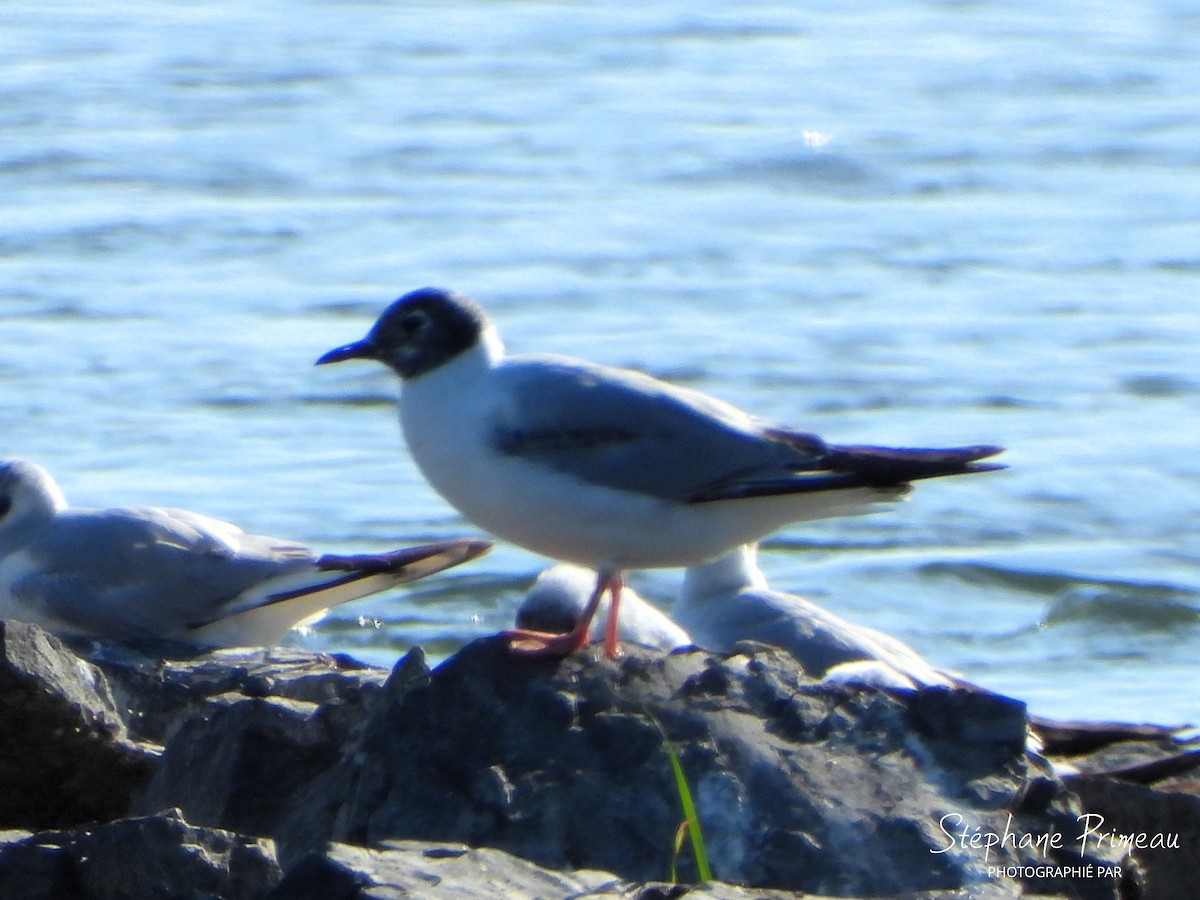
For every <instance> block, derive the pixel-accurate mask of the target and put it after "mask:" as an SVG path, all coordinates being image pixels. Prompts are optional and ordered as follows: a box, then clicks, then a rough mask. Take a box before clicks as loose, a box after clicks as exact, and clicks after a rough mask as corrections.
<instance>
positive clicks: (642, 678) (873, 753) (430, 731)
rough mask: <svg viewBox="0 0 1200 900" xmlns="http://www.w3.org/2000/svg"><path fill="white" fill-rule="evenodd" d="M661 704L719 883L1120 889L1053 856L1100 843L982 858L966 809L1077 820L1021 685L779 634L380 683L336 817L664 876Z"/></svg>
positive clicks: (387, 835)
mask: <svg viewBox="0 0 1200 900" xmlns="http://www.w3.org/2000/svg"><path fill="white" fill-rule="evenodd" d="M655 719H657V721H658V722H661V723H662V726H663V728H664V729H665V730H666V732H667V734H668V735H669V736H670V738H671V740H672V742H673V743H674V745H675V747H676V749H677V752H678V754H679V757H680V759H681V761H682V764H683V767H684V770H685V772H686V773H687V775H688V777H689V778H690V780H691V784H692V789H693V792H694V794H695V796H696V803H697V807H698V810H699V817H700V820H701V824H702V826H703V830H704V832H705V835H706V840H707V841H708V843H709V845H710V851H711V853H710V855H711V859H712V863H713V868H714V874H715V875H716V876H717V877H718V878H719V879H721V880H725V881H730V882H736V883H739V884H745V885H750V886H762V887H776V888H786V889H791V890H803V891H811V892H816V893H828V894H838V895H843V894H844V895H881V894H882V895H886V894H891V893H902V892H916V891H930V890H957V889H969V888H971V887H972V886H978V885H983V884H995V883H996V881H997V876H995V875H993V874H992V873H991V872H989V866H994V867H1002V866H1018V867H1022V868H1027V869H1028V870H1029V871H1030V872H1031V873H1035V874H1033V875H1031V876H1030V877H1027V878H1025V881H1024V883H1023V884H1022V885H1018V884H1016V883H1014V882H1010V883H1009V886H1010V887H1011V888H1012V889H1013V890H1014V891H1015V890H1018V889H1019V888H1021V887H1024V888H1026V889H1029V890H1033V891H1037V892H1044V893H1057V892H1060V891H1067V890H1069V891H1072V892H1074V893H1075V894H1076V895H1077V896H1083V897H1112V896H1115V893H1116V882H1115V880H1114V879H1111V878H1092V879H1088V880H1086V881H1080V882H1078V883H1075V882H1072V881H1071V880H1070V878H1066V879H1063V878H1060V877H1057V875H1055V874H1053V871H1054V870H1053V866H1047V865H1046V863H1047V861H1049V862H1050V863H1055V862H1063V863H1071V864H1074V863H1078V862H1079V860H1080V859H1081V857H1080V855H1079V853H1078V850H1077V848H1073V847H1071V846H1069V845H1068V846H1066V847H1065V848H1061V849H1060V850H1059V851H1054V852H1050V853H1048V854H1047V855H1045V856H1042V855H1039V853H1038V852H1037V851H1036V850H1035V849H1032V848H1031V847H1030V846H1026V847H1012V846H1006V847H1003V848H995V849H993V850H991V852H990V853H988V854H986V855H985V853H984V851H983V850H982V849H980V848H978V847H970V846H960V845H959V844H958V843H957V842H956V841H954V840H952V835H954V834H955V833H956V832H957V831H958V830H960V829H961V828H963V827H967V828H969V829H970V830H971V832H972V833H977V832H983V833H989V834H994V835H996V838H997V840H999V838H1000V837H1001V836H1002V835H1004V834H1005V833H1006V832H1007V833H1010V834H1012V835H1013V837H1012V839H1011V843H1017V842H1019V840H1020V838H1021V836H1023V835H1028V836H1029V837H1028V840H1027V842H1026V843H1027V844H1029V843H1030V842H1032V840H1033V839H1034V838H1036V836H1037V835H1039V834H1045V833H1050V832H1064V833H1069V832H1070V831H1071V830H1073V829H1074V826H1075V820H1076V817H1077V815H1078V812H1079V810H1078V807H1077V804H1076V803H1075V801H1074V798H1073V797H1071V796H1070V795H1069V794H1068V793H1067V792H1066V791H1065V790H1063V787H1062V785H1061V783H1060V782H1058V781H1057V780H1056V779H1055V778H1054V777H1053V776H1052V775H1051V774H1050V773H1049V771H1048V770H1046V771H1040V770H1039V769H1038V768H1037V767H1036V765H1034V764H1033V763H1031V762H1030V760H1029V759H1028V758H1027V756H1026V755H1025V753H1024V749H1023V748H1024V740H1025V714H1024V707H1023V706H1022V705H1021V704H1020V703H1018V702H1016V701H1013V700H1009V699H1007V698H1004V697H998V696H996V695H992V694H986V693H981V692H971V691H951V690H940V689H939V690H926V691H920V692H915V693H911V694H908V695H905V696H901V695H892V694H887V693H883V692H880V691H861V690H855V689H852V688H846V687H839V686H823V685H819V684H816V683H815V682H813V681H811V680H809V679H807V678H805V677H804V676H803V675H802V674H801V673H800V672H799V670H798V668H797V666H796V664H795V663H794V662H793V661H791V659H790V657H788V656H786V655H785V654H782V653H779V652H776V651H771V650H766V649H763V650H761V652H753V653H749V654H742V655H738V656H735V657H731V658H729V659H720V658H716V657H711V656H709V655H707V654H704V653H702V652H690V653H677V654H672V655H670V656H665V655H663V654H661V653H657V652H653V651H641V650H638V649H636V648H628V649H627V651H626V655H625V656H624V657H622V658H620V659H618V660H606V659H602V658H598V656H597V655H596V654H595V653H594V652H585V653H579V654H575V655H572V656H571V657H568V658H566V659H564V660H545V659H530V658H521V657H514V656H513V655H511V654H510V653H508V652H507V651H506V648H505V644H504V642H503V640H497V639H485V640H483V641H478V642H476V643H474V644H472V645H470V646H468V647H466V648H464V649H463V650H462V651H460V652H459V653H458V654H456V655H455V656H454V657H453V658H451V659H450V660H448V661H447V662H446V663H444V664H443V665H442V666H440V667H439V668H438V669H436V670H435V671H434V672H433V673H432V675H431V676H430V677H429V679H428V681H427V682H425V683H423V684H417V685H412V686H410V687H409V688H408V689H407V690H405V691H403V692H402V693H400V694H398V695H397V696H388V697H384V698H383V699H382V700H381V703H380V704H379V706H378V707H377V708H376V710H375V712H374V714H373V719H372V721H371V723H370V724H369V726H368V728H367V730H366V732H365V735H364V738H363V741H362V744H361V746H360V747H359V748H357V749H356V751H355V752H353V753H351V754H347V756H345V757H344V758H343V760H342V762H341V763H340V764H339V767H340V768H341V769H343V770H344V771H346V772H347V773H348V777H347V778H346V784H347V785H348V786H349V787H350V789H351V793H350V795H349V798H348V801H347V802H346V804H345V806H344V808H343V809H342V810H341V812H340V813H339V815H338V818H337V820H336V822H335V828H334V832H333V835H332V836H333V838H334V839H335V840H338V841H343V842H348V843H354V844H360V845H368V846H370V845H378V844H380V843H381V842H384V841H387V840H395V839H426V840H430V839H432V840H443V841H461V842H463V843H466V844H469V845H472V846H489V847H493V848H497V849H501V850H505V851H507V852H509V853H512V854H514V855H516V856H519V857H522V858H524V859H528V860H531V861H533V862H535V863H538V864H539V865H543V866H546V867H549V868H553V869H563V870H577V869H599V870H604V871H611V872H614V873H616V874H618V875H619V876H621V877H622V878H625V879H627V880H629V881H633V882H644V881H651V880H654V879H659V878H662V877H664V876H665V874H666V873H667V870H668V868H669V866H670V861H671V856H672V848H671V845H672V841H673V839H674V835H675V833H676V829H677V827H678V825H679V823H680V821H681V817H682V816H681V812H680V807H679V799H678V797H677V794H676V789H675V786H674V783H673V780H672V776H671V770H670V767H669V763H668V759H667V756H666V754H665V751H664V746H663V739H662V737H661V735H660V733H659V731H658V728H657V726H656V724H655ZM1030 785H1036V786H1038V790H1036V791H1032V792H1031V791H1030ZM1031 797H1032V798H1034V799H1033V800H1031ZM1083 860H1084V862H1085V863H1092V864H1095V865H1107V864H1109V863H1112V862H1113V861H1114V859H1113V858H1112V857H1110V856H1107V855H1105V854H1092V855H1089V856H1086V857H1084V858H1083ZM683 864H684V870H685V872H686V875H687V877H688V878H692V879H694V878H695V876H696V873H695V871H694V870H692V869H689V868H688V865H689V861H688V860H687V859H686V858H685V860H683ZM1047 870H1049V871H1051V873H1052V874H1050V875H1048V876H1047V877H1039V875H1038V874H1036V873H1041V872H1045V871H1047ZM1000 880H1001V881H1003V878H1002V877H1001V878H1000Z"/></svg>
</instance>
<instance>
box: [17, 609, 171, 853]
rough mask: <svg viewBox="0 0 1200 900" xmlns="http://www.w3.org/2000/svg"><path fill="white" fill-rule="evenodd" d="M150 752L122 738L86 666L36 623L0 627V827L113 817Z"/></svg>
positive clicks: (104, 693) (108, 700)
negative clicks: (34, 624) (35, 624)
mask: <svg viewBox="0 0 1200 900" xmlns="http://www.w3.org/2000/svg"><path fill="white" fill-rule="evenodd" d="M156 750H157V748H154V747H152V746H149V745H145V744H140V743H138V742H136V741H133V740H131V739H130V737H129V735H128V732H127V729H126V728H125V725H124V722H123V720H122V718H121V716H120V715H119V714H118V711H117V708H116V705H115V704H114V702H113V698H112V695H111V694H110V692H109V690H108V685H107V682H106V681H105V679H104V676H103V675H102V674H101V673H100V672H99V671H98V670H97V669H96V667H95V666H92V665H91V664H89V663H87V662H84V661H83V660H81V659H79V658H78V657H76V656H75V655H74V654H73V653H72V652H71V651H70V650H68V649H67V647H66V646H65V645H64V644H63V643H62V642H61V641H59V640H58V639H57V638H55V637H54V636H53V635H50V634H48V633H46V632H45V631H42V630H41V629H40V628H37V627H36V626H33V625H26V624H24V623H21V622H0V828H10V827H23V828H32V829H43V828H55V827H63V826H68V825H73V824H77V823H80V822H86V821H90V820H106V819H112V818H115V817H117V816H119V815H122V814H123V813H124V811H125V809H126V808H127V806H128V804H129V801H130V798H131V797H132V796H133V795H134V794H135V793H136V792H137V791H138V790H139V789H140V788H141V786H142V785H143V784H144V783H145V782H146V780H147V779H148V778H149V776H150V772H151V769H152V766H153V763H154V758H155V756H156Z"/></svg>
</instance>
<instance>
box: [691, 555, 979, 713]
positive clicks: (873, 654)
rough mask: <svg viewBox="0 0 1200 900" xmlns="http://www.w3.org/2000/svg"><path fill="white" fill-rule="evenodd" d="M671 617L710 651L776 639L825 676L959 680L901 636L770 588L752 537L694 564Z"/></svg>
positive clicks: (919, 683) (902, 681) (907, 682)
mask: <svg viewBox="0 0 1200 900" xmlns="http://www.w3.org/2000/svg"><path fill="white" fill-rule="evenodd" d="M671 618H672V619H673V620H674V621H675V622H676V623H677V624H678V625H679V626H680V627H682V628H684V629H686V630H687V632H688V633H689V634H690V635H691V638H692V640H693V641H694V642H695V643H696V644H697V645H699V646H701V647H703V648H705V649H706V650H712V651H714V652H717V653H729V652H730V651H732V650H733V645H734V644H736V643H737V642H738V641H747V640H749V641H758V642H759V643H763V644H770V645H771V646H773V647H779V648H780V649H781V650H786V651H787V652H788V653H789V654H791V655H792V656H793V657H795V659H796V660H797V661H798V662H799V663H800V666H801V668H803V669H804V671H805V672H807V673H808V674H809V675H812V676H813V677H815V678H823V679H824V680H826V681H831V682H841V683H852V684H871V685H875V686H877V687H891V688H904V689H912V688H916V687H931V686H941V687H951V686H953V685H954V684H956V683H957V680H956V679H954V678H952V677H951V676H949V675H947V674H945V673H943V672H941V671H939V670H938V669H935V668H934V667H933V666H931V665H930V664H929V663H928V662H926V661H925V660H924V659H923V658H922V657H921V656H920V654H918V653H917V652H916V651H915V650H913V649H912V648H911V647H909V646H908V645H907V644H905V643H904V642H903V641H900V640H898V639H897V638H894V637H892V636H891V635H889V634H885V633H884V632H882V631H877V630H876V629H874V628H868V627H866V626H863V625H855V624H853V623H851V622H848V621H846V620H845V619H843V618H841V617H840V616H837V615H834V614H833V613H831V612H829V611H828V610H825V609H822V608H821V607H820V606H818V605H817V604H815V603H813V602H812V601H811V600H807V599H805V598H804V597H799V596H797V595H795V594H788V593H785V592H783V591H776V590H772V589H771V587H770V586H769V585H768V584H767V579H766V576H765V575H763V573H762V570H761V569H760V568H759V567H758V548H757V546H755V545H754V544H744V545H742V546H740V547H736V548H735V549H733V550H731V551H729V552H728V553H726V554H725V555H723V556H721V557H718V558H717V559H715V560H713V561H712V562H709V563H704V564H702V565H698V566H691V567H689V568H688V569H687V570H686V571H685V572H684V575H683V588H682V590H681V592H680V595H679V599H678V600H676V601H675V604H674V606H672V607H671Z"/></svg>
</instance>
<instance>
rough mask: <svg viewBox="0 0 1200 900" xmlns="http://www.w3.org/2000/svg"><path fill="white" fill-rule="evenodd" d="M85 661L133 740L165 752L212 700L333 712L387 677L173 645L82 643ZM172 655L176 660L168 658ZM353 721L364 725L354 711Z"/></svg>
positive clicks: (320, 662)
mask: <svg viewBox="0 0 1200 900" xmlns="http://www.w3.org/2000/svg"><path fill="white" fill-rule="evenodd" d="M81 648H82V650H83V652H84V653H85V655H86V656H87V658H88V659H89V660H90V661H91V662H92V663H93V664H94V665H95V666H96V667H98V668H99V669H100V670H101V671H102V672H103V673H104V675H105V676H106V678H107V679H108V682H109V684H110V685H111V690H112V694H113V697H114V698H115V701H116V704H117V707H118V708H119V710H120V713H121V716H122V717H123V719H124V720H125V722H126V725H127V727H128V728H129V731H130V733H131V734H132V735H134V736H135V737H136V738H137V739H139V740H143V741H152V742H154V743H156V744H165V743H166V742H167V741H168V739H169V738H170V736H171V734H172V733H173V732H174V731H175V729H177V728H178V727H179V726H180V725H181V724H182V723H184V722H187V721H189V720H191V719H195V718H203V717H204V716H206V715H207V714H208V713H209V712H210V711H211V710H210V705H211V702H212V700H213V699H214V698H223V699H222V700H221V701H220V702H221V703H222V704H228V702H229V699H230V697H231V696H233V697H280V698H286V699H290V700H298V701H302V702H305V703H312V704H317V705H321V706H328V707H329V708H330V710H331V712H332V711H334V710H335V709H337V708H339V707H340V706H341V705H342V704H343V703H348V704H352V705H357V704H360V703H365V702H368V701H369V699H370V696H371V695H372V694H373V693H374V692H375V691H377V690H378V689H379V688H380V687H381V686H382V685H383V683H384V681H385V679H386V678H387V677H388V675H387V672H386V671H384V670H381V669H377V668H374V667H372V666H367V665H365V664H363V663H360V662H358V661H357V660H354V659H351V658H350V657H348V656H345V655H342V654H329V653H307V652H304V651H299V650H288V649H285V648H281V647H268V648H236V649H225V650H213V651H210V652H206V653H202V654H200V655H196V654H195V652H194V651H189V652H186V653H183V655H179V653H181V652H182V651H179V650H178V648H175V647H173V646H172V645H170V644H160V643H154V644H148V645H145V646H143V647H140V648H137V649H132V648H129V647H124V646H122V645H118V644H105V643H100V642H96V641H87V642H85V643H84V644H82V645H81ZM172 651H175V652H172ZM350 717H351V718H353V719H361V714H360V713H359V712H357V711H355V712H351V714H350Z"/></svg>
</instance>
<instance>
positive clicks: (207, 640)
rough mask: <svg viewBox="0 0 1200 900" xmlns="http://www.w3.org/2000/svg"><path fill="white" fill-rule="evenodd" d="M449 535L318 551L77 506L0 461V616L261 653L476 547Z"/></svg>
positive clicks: (176, 516) (154, 512) (149, 510)
mask: <svg viewBox="0 0 1200 900" xmlns="http://www.w3.org/2000/svg"><path fill="white" fill-rule="evenodd" d="M490 546H491V545H490V544H488V543H487V542H486V541H478V540H465V539H463V540H450V541H441V542H439V543H435V544H428V545H424V546H419V547H409V548H406V549H402V550H393V551H392V552H390V553H382V554H378V555H361V556H332V555H326V556H320V557H318V556H317V555H316V554H315V553H313V551H311V550H310V549H309V548H307V547H305V546H303V545H302V544H297V543H295V542H293V541H286V540H281V539H280V538H273V537H265V536H263V535H257V534H246V533H245V532H243V531H242V530H241V529H240V528H238V527H237V526H236V525H230V524H229V523H228V522H222V521H220V520H218V519H212V518H209V517H208V516H203V515H200V514H198V513H193V512H188V511H186V510H181V509H161V508H158V507H144V506H140V507H129V508H120V509H77V508H71V507H68V505H67V501H66V498H65V497H64V496H63V493H62V491H61V490H60V489H59V487H58V485H57V484H55V482H54V480H53V479H52V478H51V477H50V475H49V473H48V472H46V470H45V469H43V468H42V467H41V466H39V465H37V464H36V463H32V462H27V461H24V460H9V461H4V462H0V618H3V619H18V620H20V621H24V622H33V623H34V624H37V625H41V626H42V627H44V628H46V629H48V630H50V631H52V632H55V633H57V634H66V635H86V636H91V637H99V638H107V639H112V640H142V639H154V638H167V639H173V640H179V641H182V642H185V643H187V644H190V645H193V646H197V647H231V646H267V645H270V644H274V643H276V642H277V641H279V640H280V639H281V638H282V637H283V636H284V635H285V634H286V633H287V632H288V629H290V628H291V627H292V626H294V625H296V624H297V623H299V622H301V621H303V620H305V619H308V618H311V617H312V616H314V615H316V614H317V613H319V612H321V611H322V610H325V609H328V608H329V607H331V606H336V605H338V604H341V603H347V602H349V601H351V600H357V599H358V598H360V597H365V596H367V595H368V594H374V593H376V592H378V591H383V590H387V589H388V588H391V587H395V586H396V585H399V584H404V583H405V582H408V581H415V580H416V579H418V578H422V577H424V576H425V575H431V574H433V573H434V572H440V571H442V570H443V569H448V568H450V567H451V566H456V565H458V564H459V563H461V562H466V561H467V560H469V559H472V558H474V557H476V556H479V555H480V554H482V553H484V552H486V551H487V550H488V549H489V547H490Z"/></svg>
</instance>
